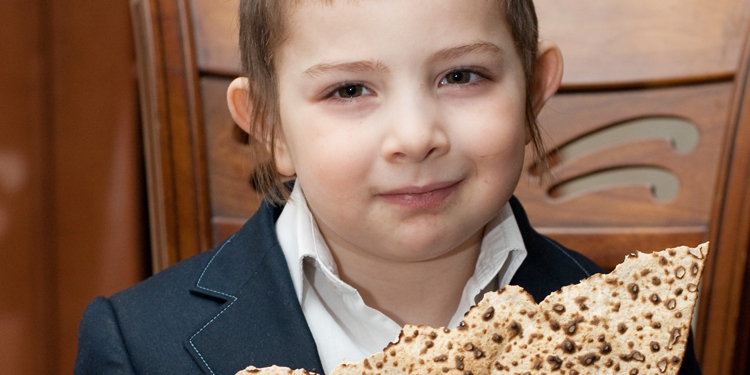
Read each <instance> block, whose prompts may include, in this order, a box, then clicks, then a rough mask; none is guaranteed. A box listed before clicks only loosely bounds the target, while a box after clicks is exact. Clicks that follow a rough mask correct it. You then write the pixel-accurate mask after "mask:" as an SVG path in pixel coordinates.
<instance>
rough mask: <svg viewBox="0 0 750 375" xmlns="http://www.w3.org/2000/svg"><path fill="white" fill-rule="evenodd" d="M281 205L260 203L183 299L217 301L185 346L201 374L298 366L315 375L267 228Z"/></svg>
mask: <svg viewBox="0 0 750 375" xmlns="http://www.w3.org/2000/svg"><path fill="white" fill-rule="evenodd" d="M280 213H281V207H278V206H274V205H271V204H267V203H264V204H262V205H261V207H260V208H259V209H258V212H257V213H256V214H255V215H254V216H253V217H252V218H251V219H250V220H249V221H248V222H247V223H246V224H245V225H244V226H243V228H242V229H241V230H240V231H239V232H237V234H235V235H234V236H232V237H231V238H230V239H228V240H227V241H226V242H225V243H224V244H222V245H221V246H220V247H219V248H218V249H216V250H215V252H214V254H213V256H212V258H211V259H210V261H209V262H208V264H207V265H206V266H205V268H204V269H203V270H202V272H201V274H200V277H199V278H198V280H197V282H196V283H195V285H194V286H193V287H192V288H191V293H194V294H196V295H199V296H203V297H207V298H208V299H212V300H219V301H221V302H223V304H222V305H221V307H220V308H219V309H218V310H217V312H216V314H214V315H211V316H209V317H208V319H206V321H205V322H204V323H203V324H201V326H200V327H197V329H196V331H195V332H192V333H191V334H190V336H188V337H187V338H186V340H185V347H186V348H187V350H188V352H190V354H191V355H192V356H193V359H194V360H195V361H196V363H197V364H198V365H199V366H200V367H201V369H202V370H203V371H204V372H205V373H206V374H211V375H218V374H230V375H231V374H235V373H236V372H237V371H239V370H241V369H243V368H245V367H246V366H249V365H253V366H255V367H265V366H270V365H279V366H287V367H290V368H293V369H295V368H304V369H307V370H308V371H313V372H317V373H322V369H323V367H322V365H321V363H320V358H319V357H318V352H317V348H316V345H315V341H314V340H313V337H312V334H311V333H310V329H309V327H308V326H307V322H306V321H305V317H304V314H303V313H302V309H301V308H300V306H299V303H298V301H297V296H296V293H295V292H294V287H293V285H292V280H291V277H290V276H289V271H288V269H287V265H286V260H285V258H284V255H283V253H282V252H281V248H280V246H279V244H278V240H277V237H276V232H275V229H274V222H275V219H276V218H277V217H278V215H279V214H280Z"/></svg>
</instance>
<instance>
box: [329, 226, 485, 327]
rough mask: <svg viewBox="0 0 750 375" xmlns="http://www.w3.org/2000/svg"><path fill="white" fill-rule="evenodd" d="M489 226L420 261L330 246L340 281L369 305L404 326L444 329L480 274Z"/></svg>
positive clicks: (334, 245)
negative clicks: (478, 267)
mask: <svg viewBox="0 0 750 375" xmlns="http://www.w3.org/2000/svg"><path fill="white" fill-rule="evenodd" d="M483 233H484V228H482V229H480V230H479V231H478V232H477V233H475V234H474V235H472V236H471V237H470V238H469V239H468V240H466V241H464V243H463V244H461V245H460V246H459V247H457V248H455V249H453V250H452V251H450V252H449V253H447V254H445V255H443V256H441V257H438V258H436V259H430V260H426V261H419V262H398V261H390V260H386V259H382V258H372V257H368V256H365V255H363V254H362V253H361V252H357V251H349V250H347V249H344V248H341V247H338V246H336V244H329V247H330V249H331V253H332V254H333V257H334V259H335V261H336V264H337V265H338V269H339V277H340V278H341V279H342V280H343V281H344V282H346V283H347V284H349V285H351V286H353V287H354V288H356V289H357V290H358V291H359V293H360V295H361V296H362V299H363V300H364V302H365V304H366V305H367V306H369V307H372V308H374V309H376V310H378V311H380V312H382V313H383V314H385V315H387V316H388V317H390V318H391V319H393V320H394V321H395V322H396V323H398V324H399V325H402V326H403V325H404V324H414V325H419V324H423V325H429V326H432V327H444V326H447V325H448V323H449V322H450V320H451V318H453V315H454V314H455V313H456V309H457V308H458V305H459V303H460V301H461V296H462V295H463V291H464V288H465V286H466V283H467V282H468V280H469V279H470V278H471V277H472V275H473V274H474V269H475V267H476V262H477V259H478V257H479V252H480V247H481V243H482V235H483Z"/></svg>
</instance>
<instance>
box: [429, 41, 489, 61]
mask: <svg viewBox="0 0 750 375" xmlns="http://www.w3.org/2000/svg"><path fill="white" fill-rule="evenodd" d="M472 52H489V53H493V54H498V55H503V54H504V51H503V50H502V49H501V48H500V47H498V46H497V45H495V44H492V43H489V42H477V43H472V44H467V45H463V46H458V47H450V48H446V49H442V50H440V51H437V52H435V53H434V54H433V55H432V56H430V58H429V62H430V63H434V62H436V61H440V60H451V59H455V58H458V57H461V56H463V55H466V54H468V53H472Z"/></svg>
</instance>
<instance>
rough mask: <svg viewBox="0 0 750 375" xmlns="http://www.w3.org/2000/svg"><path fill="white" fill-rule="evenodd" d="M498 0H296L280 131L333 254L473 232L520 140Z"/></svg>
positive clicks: (464, 239)
mask: <svg viewBox="0 0 750 375" xmlns="http://www.w3.org/2000/svg"><path fill="white" fill-rule="evenodd" d="M500 12H501V11H500V10H499V9H498V6H497V5H496V2H495V1H487V0H409V1H404V0H380V1H374V0H372V1H346V0H337V1H334V2H333V3H332V4H330V5H324V4H321V2H316V1H304V2H302V3H301V4H300V5H298V6H295V7H292V8H291V9H290V11H289V14H288V19H287V21H288V22H287V30H288V36H289V38H288V39H287V40H285V42H284V43H283V44H282V45H281V46H280V47H279V48H278V50H277V51H276V60H275V61H276V69H277V76H278V85H279V98H280V113H281V120H282V124H283V125H282V127H283V138H284V139H283V140H282V141H280V142H281V144H280V147H281V148H280V152H279V154H278V155H277V164H278V167H279V170H280V172H282V174H288V175H289V174H293V173H296V174H297V183H298V184H300V185H301V187H302V190H303V192H304V193H305V196H306V199H307V202H308V204H309V206H310V209H311V211H312V212H313V214H314V216H315V218H316V221H317V223H318V225H319V227H320V230H321V232H322V234H323V236H324V237H325V239H326V241H327V242H328V244H329V246H330V247H331V249H332V250H333V251H334V254H335V253H336V252H337V251H340V250H339V249H346V250H347V251H357V252H359V253H360V254H369V256H375V257H378V258H385V259H388V260H391V261H393V260H395V261H418V260H425V259H432V258H436V257H440V256H441V255H444V254H446V253H448V252H451V251H456V249H458V248H462V247H465V246H467V245H471V244H472V243H476V242H475V241H481V233H482V230H483V228H484V226H485V225H486V224H487V223H488V222H489V221H490V220H491V219H492V218H493V217H495V216H496V215H497V214H498V212H499V210H500V208H501V207H502V206H503V205H504V204H506V202H507V201H508V199H509V198H510V196H511V194H512V193H513V190H514V188H515V186H516V183H517V181H518V179H519V175H520V172H521V168H522V165H523V155H524V146H525V144H526V143H527V142H528V140H529V138H528V137H529V136H528V132H527V130H526V125H525V124H526V118H525V110H524V109H525V107H524V106H525V95H526V93H525V89H524V87H525V86H524V74H523V69H522V66H521V60H520V58H519V56H518V54H517V53H516V51H515V49H514V44H513V40H512V37H511V35H510V33H509V31H508V29H507V26H506V25H505V20H504V15H502V14H501V13H500Z"/></svg>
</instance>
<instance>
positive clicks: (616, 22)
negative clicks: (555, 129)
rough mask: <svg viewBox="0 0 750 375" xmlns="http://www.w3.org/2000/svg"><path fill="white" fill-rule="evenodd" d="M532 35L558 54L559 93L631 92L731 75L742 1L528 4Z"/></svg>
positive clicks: (549, 0) (739, 42)
mask: <svg viewBox="0 0 750 375" xmlns="http://www.w3.org/2000/svg"><path fill="white" fill-rule="evenodd" d="M535 4H536V8H537V13H538V16H539V25H540V35H541V37H542V38H543V39H549V40H552V41H555V42H556V43H558V44H559V45H560V47H561V48H562V50H563V55H564V56H565V66H566V68H565V75H564V78H563V88H566V89H572V88H580V87H616V86H639V85H653V84H661V83H675V82H683V83H687V82H690V81H704V80H714V79H717V78H728V77H731V76H732V75H733V74H734V73H735V71H736V69H737V62H738V61H739V59H740V56H741V52H742V48H743V42H744V34H743V32H744V27H745V22H746V20H745V18H744V17H745V15H746V14H747V11H748V6H750V3H748V2H746V1H742V0H715V1H710V2H708V1H704V0H666V1H650V0H631V1H600V0H587V1H575V2H561V1H556V0H536V1H535Z"/></svg>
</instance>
